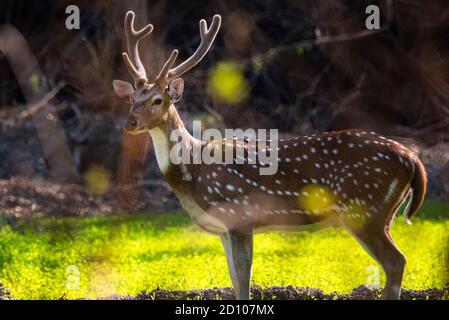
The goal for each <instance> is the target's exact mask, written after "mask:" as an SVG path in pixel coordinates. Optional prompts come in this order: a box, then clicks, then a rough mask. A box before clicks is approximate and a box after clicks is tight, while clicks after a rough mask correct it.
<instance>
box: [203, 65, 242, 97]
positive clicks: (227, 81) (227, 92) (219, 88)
mask: <svg viewBox="0 0 449 320" xmlns="http://www.w3.org/2000/svg"><path fill="white" fill-rule="evenodd" d="M208 83H209V91H210V93H211V94H212V96H213V97H214V98H215V99H217V100H219V101H221V102H226V103H230V104H235V103H238V102H240V101H242V100H245V99H246V98H247V97H248V92H249V85H248V82H247V80H246V79H245V76H244V74H243V71H242V67H241V66H240V65H238V64H237V63H234V62H229V61H226V62H220V63H218V64H217V65H216V66H215V68H214V69H213V70H212V72H211V73H210V75H209V81H208Z"/></svg>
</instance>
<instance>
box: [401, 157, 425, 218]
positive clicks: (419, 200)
mask: <svg viewBox="0 0 449 320" xmlns="http://www.w3.org/2000/svg"><path fill="white" fill-rule="evenodd" d="M409 160H410V164H411V165H412V168H413V178H412V180H411V182H410V191H409V193H408V195H407V197H408V198H409V200H408V203H407V206H406V207H405V210H404V218H405V221H406V222H407V223H408V224H411V221H410V219H411V217H413V216H414V215H415V214H416V213H417V212H418V210H419V209H420V208H421V206H422V204H423V202H424V198H425V196H426V190H427V174H426V169H425V168H424V165H423V164H422V162H421V161H420V160H419V159H418V157H417V156H413V157H410V158H409Z"/></svg>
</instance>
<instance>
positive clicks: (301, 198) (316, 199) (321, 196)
mask: <svg viewBox="0 0 449 320" xmlns="http://www.w3.org/2000/svg"><path fill="white" fill-rule="evenodd" d="M336 202H337V200H336V198H335V196H334V194H333V192H332V190H331V189H330V188H328V187H326V186H324V185H321V184H308V185H306V186H305V187H304V188H302V189H301V190H300V192H299V195H298V206H299V208H300V209H303V210H307V211H309V212H311V213H315V214H317V213H323V212H325V211H327V210H329V209H330V208H331V207H332V206H334V205H335V204H336Z"/></svg>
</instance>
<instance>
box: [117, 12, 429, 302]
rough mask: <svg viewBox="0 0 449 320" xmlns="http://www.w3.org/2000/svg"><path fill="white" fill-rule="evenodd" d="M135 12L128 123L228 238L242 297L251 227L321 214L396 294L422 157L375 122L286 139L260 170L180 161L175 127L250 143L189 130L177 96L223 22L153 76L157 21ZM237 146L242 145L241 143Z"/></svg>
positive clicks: (120, 91)
mask: <svg viewBox="0 0 449 320" xmlns="http://www.w3.org/2000/svg"><path fill="white" fill-rule="evenodd" d="M134 17H135V15H134V13H133V12H131V11H130V12H128V13H127V15H126V18H125V32H126V39H127V47H128V53H123V57H124V61H125V63H126V66H127V68H128V70H129V72H130V74H131V76H132V77H133V78H134V86H133V85H132V84H130V83H128V82H124V81H120V80H115V81H114V82H113V87H114V89H115V92H116V94H117V95H118V96H120V97H126V98H128V99H129V100H130V101H131V104H132V106H131V109H130V113H129V118H128V120H127V121H126V123H125V126H124V127H125V130H126V131H127V132H129V133H130V134H133V135H136V134H141V133H149V134H150V135H151V138H152V141H153V144H154V149H155V153H156V159H157V162H158V165H159V168H160V170H161V171H162V174H163V176H164V178H165V179H166V181H167V182H168V184H169V185H170V186H171V188H172V189H173V191H174V192H175V193H176V195H177V197H178V198H179V200H180V202H181V204H182V206H183V207H184V209H185V210H186V211H187V212H188V214H189V215H190V216H191V218H192V219H193V220H194V221H195V222H196V223H197V224H198V225H199V226H200V227H201V228H202V229H204V230H206V231H208V232H210V233H212V234H215V235H218V236H219V237H220V238H221V241H222V243H223V246H224V249H225V252H226V257H227V262H228V267H229V272H230V276H231V279H232V283H233V286H234V289H235V294H236V298H238V299H249V289H250V278H251V268H252V255H253V234H254V233H255V232H261V231H264V230H269V229H277V228H282V227H286V228H293V229H295V228H296V227H300V226H307V225H312V224H318V225H323V226H339V227H343V228H345V229H347V230H348V231H349V232H350V233H351V234H352V235H353V236H354V237H355V238H356V239H357V240H358V241H359V242H360V244H361V245H362V246H363V247H364V248H365V249H366V251H367V252H368V253H369V254H370V255H371V256H372V257H373V258H374V259H375V260H377V261H378V262H379V264H380V265H381V266H382V267H383V269H384V271H385V273H386V284H385V288H384V291H383V296H382V297H383V298H384V299H398V298H399V296H400V292H401V282H402V277H403V272H404V266H405V263H406V259H405V257H404V255H403V254H402V253H401V252H400V251H399V249H398V248H397V247H396V245H395V244H394V242H393V240H392V238H391V236H390V226H391V224H392V221H393V218H394V216H395V213H396V211H398V209H399V207H400V206H401V204H403V203H407V205H406V208H405V211H404V215H405V218H406V220H407V221H409V219H410V218H411V217H412V216H413V215H414V214H415V213H416V212H417V211H418V209H419V208H420V207H421V205H422V203H423V200H424V196H425V193H426V172H425V169H424V167H423V165H422V163H421V162H420V160H419V159H418V157H417V156H416V155H415V154H414V153H413V152H412V151H410V150H409V149H408V148H406V147H405V146H403V145H401V144H399V143H397V142H395V141H393V140H390V139H388V138H385V137H382V136H380V135H377V134H375V133H372V132H365V131H362V130H346V131H339V132H325V133H319V134H313V135H308V136H303V137H298V138H294V139H288V140H280V141H279V143H278V145H277V147H276V148H277V149H276V150H273V149H272V148H271V146H269V147H267V149H269V150H266V151H267V152H268V151H269V152H274V151H277V152H278V158H277V161H278V170H277V172H276V173H275V174H274V175H260V174H259V170H258V169H259V168H260V167H261V166H263V165H265V164H264V163H261V162H260V161H259V162H256V163H253V164H250V163H246V162H245V163H243V164H242V163H238V162H237V161H235V160H237V159H236V158H234V157H233V160H232V162H231V163H228V164H221V163H212V164H204V163H203V164H183V163H180V164H174V163H173V161H171V160H170V150H171V149H172V148H173V147H174V144H175V142H174V141H171V139H170V137H171V134H172V132H173V131H174V130H180V132H181V135H182V140H183V143H185V144H186V145H187V146H189V147H193V146H196V147H200V148H201V150H204V148H209V149H213V150H215V152H222V151H223V147H224V146H225V145H227V146H229V145H231V146H232V148H233V150H235V151H237V150H238V149H240V150H243V151H244V153H243V154H244V156H243V158H244V160H245V159H247V158H248V155H249V154H248V152H249V141H248V140H247V139H241V140H240V139H223V140H216V141H215V140H211V141H202V140H199V139H195V138H194V137H193V136H191V135H190V133H189V132H188V131H187V129H186V127H185V126H184V123H183V121H182V120H181V118H180V116H179V114H178V112H177V110H176V107H175V103H176V102H177V101H179V99H180V98H181V95H182V93H183V89H184V81H183V79H182V78H180V76H181V75H183V74H184V73H186V72H187V71H189V70H190V69H191V68H192V67H194V66H195V65H196V64H197V63H198V62H200V61H201V59H203V57H204V56H205V54H206V53H207V51H208V50H209V49H210V47H211V45H212V43H213V41H214V39H215V37H216V35H217V33H218V30H219V28H220V24H221V17H220V16H219V15H215V16H214V17H213V20H212V24H211V25H210V27H209V28H208V27H207V24H206V21H205V20H201V21H200V23H199V29H200V36H201V43H200V45H199V47H198V48H197V50H196V51H195V53H193V55H192V56H191V57H189V58H188V59H187V60H186V61H184V62H182V63H181V64H179V65H178V66H176V67H173V64H174V63H175V60H176V58H177V56H178V50H173V52H172V53H171V55H170V57H169V58H168V60H167V61H166V62H165V64H164V65H163V67H162V70H161V71H160V72H159V74H158V75H157V76H156V77H155V78H154V79H148V78H147V76H146V72H145V69H144V67H143V65H142V62H141V60H140V57H139V50H138V44H139V41H140V40H141V39H143V38H144V37H146V36H147V35H148V34H150V33H151V31H152V30H153V26H152V25H150V24H149V25H147V26H146V27H144V28H143V29H141V30H138V31H136V30H135V29H134ZM236 154H237V153H236Z"/></svg>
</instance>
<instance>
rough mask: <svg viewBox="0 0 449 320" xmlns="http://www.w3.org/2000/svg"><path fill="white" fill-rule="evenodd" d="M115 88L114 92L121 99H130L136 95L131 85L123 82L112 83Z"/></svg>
mask: <svg viewBox="0 0 449 320" xmlns="http://www.w3.org/2000/svg"><path fill="white" fill-rule="evenodd" d="M112 85H113V86H114V91H115V93H116V94H117V95H118V96H119V97H129V96H131V95H132V94H133V93H134V88H133V86H132V85H131V83H129V82H126V81H122V80H114V81H113V82H112Z"/></svg>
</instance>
